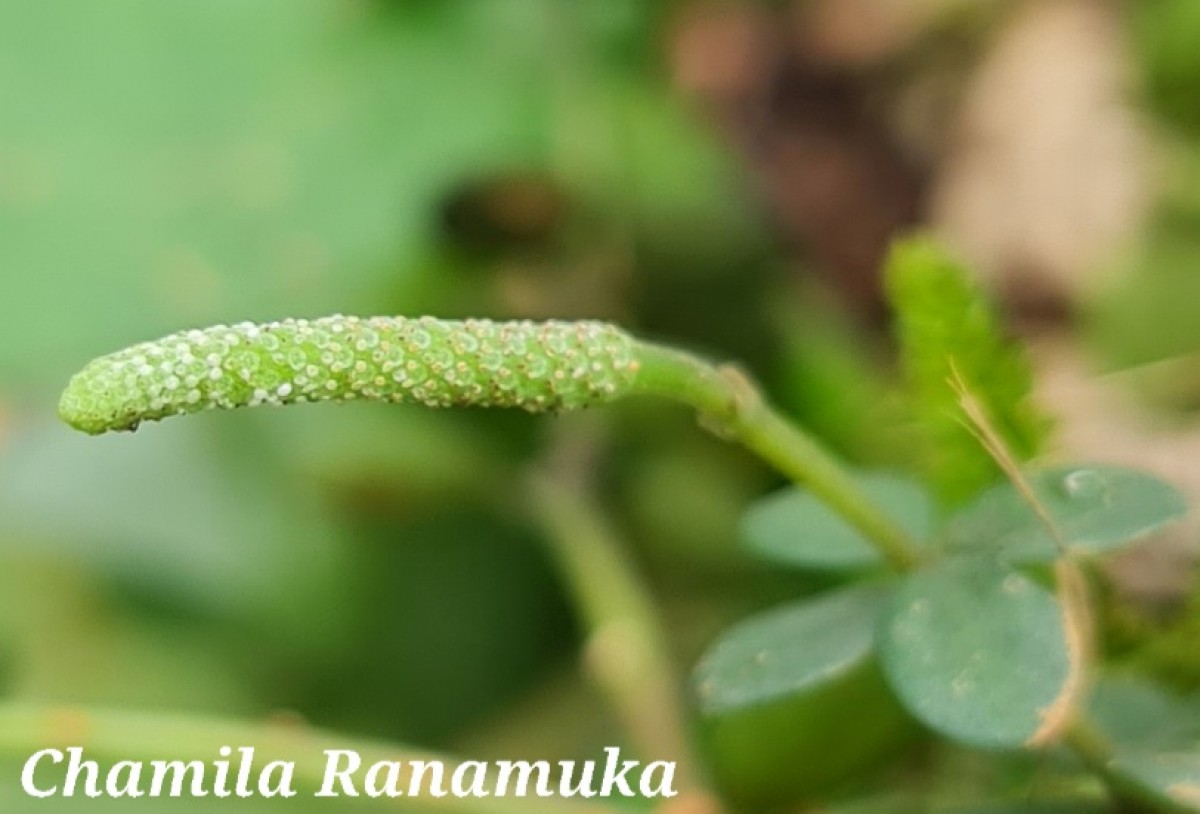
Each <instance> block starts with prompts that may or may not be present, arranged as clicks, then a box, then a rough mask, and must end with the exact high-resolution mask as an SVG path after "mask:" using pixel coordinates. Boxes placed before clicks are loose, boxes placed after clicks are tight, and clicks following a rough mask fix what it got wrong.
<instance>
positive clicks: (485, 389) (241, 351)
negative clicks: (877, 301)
mask: <svg viewBox="0 0 1200 814" xmlns="http://www.w3.org/2000/svg"><path fill="white" fill-rule="evenodd" d="M638 394H643V395H650V396H662V397H666V398H669V399H672V400H674V401H678V402H682V403H684V404H687V405H689V406H691V407H693V408H694V409H696V410H697V411H698V412H699V413H700V414H701V415H702V416H703V418H704V423H705V425H706V426H708V427H709V428H710V429H712V430H714V431H716V432H718V433H719V434H720V435H722V436H724V437H725V438H729V439H736V440H738V441H740V442H741V443H742V444H744V445H745V446H746V447H748V448H749V449H751V450H752V451H754V452H756V453H757V454H758V455H759V456H761V457H762V458H763V460H765V461H767V462H768V463H771V464H773V465H775V466H776V467H778V468H779V470H780V471H782V472H783V473H784V474H786V475H788V476H790V477H791V478H792V479H793V480H795V481H797V482H799V483H803V484H805V485H806V486H807V487H808V488H809V489H810V490H811V491H812V492H813V493H814V494H816V495H817V496H819V497H821V498H822V499H824V500H825V501H826V502H828V503H829V504H830V505H831V506H832V507H834V509H836V510H837V511H838V512H840V513H841V514H842V515H843V516H844V517H846V519H847V520H849V521H850V523H851V524H852V525H854V526H855V527H856V528H858V529H859V530H860V531H861V532H862V533H863V535H864V536H865V537H867V538H868V539H869V540H871V541H872V542H873V543H875V544H876V545H877V546H878V547H879V548H880V550H881V552H882V553H883V555H884V556H885V557H886V558H887V559H888V560H889V561H891V562H892V563H893V564H894V565H895V566H896V567H898V568H901V569H906V568H911V567H913V566H914V565H915V564H916V563H917V562H918V561H919V559H920V553H919V552H918V551H917V549H915V548H914V547H913V544H912V541H911V540H909V539H908V535H907V534H906V533H905V532H904V530H903V529H901V528H900V527H898V526H897V525H896V524H895V523H894V521H892V520H891V518H889V517H887V516H886V515H884V514H882V513H880V512H879V511H878V510H877V509H875V507H874V505H873V503H872V502H871V500H870V499H869V498H868V497H867V496H866V495H864V494H863V493H862V491H861V490H860V489H859V487H858V484H857V483H856V482H855V480H854V479H853V478H852V477H850V476H849V475H848V474H847V473H846V472H845V471H844V470H843V469H842V468H841V466H840V465H839V464H838V462H837V461H835V460H833V459H832V458H830V457H829V456H828V455H827V454H826V453H825V452H824V451H823V450H822V449H821V448H820V446H818V445H817V444H816V443H814V442H813V441H812V439H810V438H808V436H806V435H805V434H804V433H803V432H802V431H801V430H800V429H799V428H797V427H795V426H794V425H792V424H791V423H789V422H788V421H786V420H785V419H784V418H783V417H782V416H780V415H779V414H778V413H776V412H775V411H774V410H773V409H771V407H770V405H769V404H767V403H766V402H765V401H764V400H763V398H762V396H761V394H760V393H759V392H758V390H757V389H756V388H755V387H754V385H753V383H751V381H750V380H749V379H748V378H746V377H745V376H744V375H742V374H740V373H738V372H737V371H736V370H735V369H733V368H728V367H715V366H713V365H712V364H710V363H708V362H706V361H704V360H703V359H700V358H699V357H697V356H694V355H692V354H690V353H687V352H685V351H681V350H677V349H675V348H671V347H667V346H665V345H658V344H655V343H652V342H644V341H640V340H637V339H634V338H633V337H632V336H630V335H629V334H627V333H625V332H624V331H622V330H621V329H620V328H617V327H616V326H614V325H609V324H608V323H605V322H586V321H584V322H556V321H550V322H527V321H526V322H491V321H490V320H486V319H468V320H465V321H457V320H443V319H434V318H433V317H420V318H418V319H409V318H406V317H371V318H369V319H359V318H358V317H343V316H332V317H325V318H323V319H315V320H311V321H310V320H305V319H285V320H283V321H281V322H268V323H266V324H262V325H255V324H253V323H249V322H243V323H241V324H238V325H233V326H229V327H227V326H224V325H218V326H215V327H212V328H204V329H202V330H193V331H183V332H180V333H176V334H171V335H170V336H167V337H164V338H163V339H159V340H157V341H155V342H143V343H142V344H140V345H134V346H133V347H131V348H126V349H125V350H122V351H118V352H116V353H113V354H110V355H108V356H102V357H100V358H99V359H96V360H95V361H93V362H91V363H90V364H89V365H88V366H87V367H85V368H84V369H83V370H81V371H80V372H79V373H78V374H76V375H75V377H74V378H72V379H71V381H70V383H68V384H67V389H66V390H65V391H64V392H63V394H62V400H61V401H60V402H59V405H58V414H59V416H61V417H62V419H63V420H64V421H65V422H67V423H68V424H70V425H71V426H72V427H75V428H76V429H79V430H82V431H84V432H86V433H90V434H92V435H99V434H101V433H105V432H109V431H111V430H133V429H136V428H137V426H138V425H139V424H140V423H141V422H143V421H157V420H158V419H160V418H165V417H167V416H171V415H180V414H182V413H197V412H200V411H201V410H213V409H216V408H218V407H219V408H222V409H229V408H232V407H242V406H248V407H253V406H255V405H258V404H276V405H278V404H294V403H299V402H306V401H351V400H354V399H369V400H372V401H390V402H403V403H410V404H423V405H425V406H427V407H521V408H523V409H525V410H528V411H530V412H534V413H538V412H552V411H556V410H571V409H579V408H583V407H590V406H593V405H597V404H604V403H606V402H610V401H616V400H617V399H621V398H624V397H626V396H632V395H638Z"/></svg>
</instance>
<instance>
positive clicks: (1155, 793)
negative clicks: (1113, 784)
mask: <svg viewBox="0 0 1200 814" xmlns="http://www.w3.org/2000/svg"><path fill="white" fill-rule="evenodd" d="M1108 769H1109V771H1110V772H1111V773H1112V775H1113V776H1114V777H1115V778H1116V779H1117V780H1118V782H1119V783H1121V784H1122V786H1123V787H1124V789H1125V790H1126V792H1127V793H1129V794H1131V795H1136V796H1137V797H1139V798H1141V799H1143V800H1145V801H1147V802H1149V803H1151V804H1152V805H1154V806H1155V807H1156V808H1159V809H1160V810H1165V811H1200V752H1186V753H1180V752H1175V753H1165V754H1127V755H1120V756H1118V757H1116V758H1115V759H1113V760H1112V761H1111V762H1110V763H1109V764H1108Z"/></svg>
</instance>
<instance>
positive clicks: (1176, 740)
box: [1088, 675, 1200, 752]
mask: <svg viewBox="0 0 1200 814" xmlns="http://www.w3.org/2000/svg"><path fill="white" fill-rule="evenodd" d="M1088 708H1089V712H1090V717H1091V721H1092V723H1093V724H1094V725H1095V726H1096V727H1097V728H1098V729H1099V730H1100V732H1102V733H1103V734H1104V736H1105V738H1106V739H1107V740H1109V741H1111V742H1112V743H1113V744H1115V745H1116V747H1117V749H1118V750H1120V751H1130V750H1138V751H1143V752H1148V751H1159V752H1174V751H1181V750H1186V749H1190V748H1191V747H1192V746H1193V745H1195V744H1197V743H1200V696H1195V695H1193V696H1190V697H1180V696H1177V695H1175V694H1174V693H1171V692H1169V691H1167V690H1166V689H1164V688H1162V687H1159V686H1158V685H1156V684H1153V683H1152V682H1150V681H1148V680H1146V679H1143V678H1140V677H1138V676H1133V675H1128V676H1105V677H1103V678H1102V679H1101V680H1100V681H1098V682H1097V683H1096V686H1095V687H1094V688H1093V689H1092V692H1091V697H1090V698H1089V699H1088Z"/></svg>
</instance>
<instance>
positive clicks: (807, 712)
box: [694, 583, 914, 807]
mask: <svg viewBox="0 0 1200 814" xmlns="http://www.w3.org/2000/svg"><path fill="white" fill-rule="evenodd" d="M886 597H887V587H886V586H885V585H880V584H870V583H860V584H858V585H855V586H853V587H850V588H846V589H843V590H840V591H838V592H835V593H832V594H828V595H825V596H822V597H819V598H817V599H812V600H808V599H806V600H803V601H800V602H796V603H793V604H789V605H785V606H783V607H781V608H777V609H774V610H771V611H768V612H766V613H763V614H761V615H759V616H755V617H753V618H751V619H748V620H746V621H744V622H742V623H741V624H738V625H736V626H734V627H733V628H731V629H730V630H728V631H726V633H725V634H724V635H722V636H721V638H720V639H719V640H718V641H717V642H716V643H715V644H714V645H713V646H712V647H711V648H710V649H709V650H708V652H707V654H706V655H705V656H704V657H703V659H701V661H700V663H699V664H698V665H697V667H696V670H695V674H694V687H695V690H696V695H697V698H698V702H699V706H700V711H701V716H702V721H703V727H704V732H703V734H704V736H705V743H706V745H707V747H708V751H709V753H710V758H711V761H710V762H711V763H712V765H713V768H714V772H715V775H716V777H717V780H718V782H719V784H720V785H721V787H722V789H723V790H724V791H725V793H726V794H728V795H730V796H732V797H733V798H735V799H737V800H739V801H741V802H743V803H746V804H748V805H752V806H755V807H764V806H768V805H779V804H782V803H785V802H788V801H791V800H794V799H797V798H799V797H803V796H805V795H806V794H811V793H813V792H815V791H817V790H820V789H825V788H828V787H830V786H831V785H835V784H837V783H838V782H841V781H843V780H845V779H846V778H848V777H852V776H859V775H860V774H861V773H862V772H863V771H865V770H867V769H869V768H871V767H872V766H873V765H875V764H876V763H878V762H879V761H880V760H881V759H883V758H884V757H886V756H888V755H890V754H892V752H893V751H894V750H895V749H896V748H897V747H898V746H899V745H900V744H902V743H904V742H906V741H907V740H908V739H909V738H910V737H911V736H912V735H913V732H914V728H913V726H912V724H911V721H910V720H909V719H908V717H907V716H906V715H905V714H904V712H903V710H902V709H901V708H900V706H899V704H898V703H897V702H896V700H895V698H894V697H893V696H892V695H891V693H890V692H889V691H888V689H887V687H886V685H885V684H884V682H883V677H882V676H881V675H880V673H879V668H878V664H877V663H876V661H875V658H874V654H873V639H874V630H875V626H876V622H877V619H878V615H879V611H880V609H881V608H882V607H883V605H884V604H885V602H886ZM848 732H852V733H854V734H853V737H848V736H847V734H846V733H848Z"/></svg>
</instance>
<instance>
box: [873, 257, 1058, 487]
mask: <svg viewBox="0 0 1200 814" xmlns="http://www.w3.org/2000/svg"><path fill="white" fill-rule="evenodd" d="M885 280H886V287H887V292H888V296H889V298H890V300H891V303H892V307H893V308H894V309H895V333H896V337H897V340H898V341H899V344H900V363H901V367H902V369H903V372H904V377H905V380H906V396H907V401H908V407H909V409H910V411H911V413H912V417H913V420H914V422H915V423H916V426H917V431H918V432H919V434H920V436H921V441H922V442H923V444H924V447H925V448H924V449H923V450H922V454H921V455H920V460H921V461H923V462H924V463H925V466H926V472H925V475H926V478H927V480H928V482H929V483H930V485H931V487H932V488H933V490H934V492H935V493H936V494H937V496H938V498H939V499H940V500H941V501H942V502H943V503H945V504H946V505H949V506H954V505H957V504H960V503H962V502H963V501H964V500H966V499H968V498H970V497H971V496H972V495H974V494H975V493H976V492H978V491H979V490H980V489H982V488H984V487H986V486H988V485H990V484H991V483H993V482H995V481H997V480H999V479H1000V475H1001V473H1000V470H999V468H998V467H997V465H996V463H995V462H994V461H993V460H992V459H991V457H990V456H989V455H988V453H987V452H986V450H984V448H983V446H982V445H981V444H980V443H979V441H978V440H977V439H976V438H975V436H974V435H973V434H972V432H971V430H969V429H968V428H967V427H966V426H965V425H963V424H962V422H961V418H962V412H961V410H960V409H959V407H958V399H959V397H958V394H957V393H956V392H955V391H954V389H953V388H952V387H951V386H950V383H949V382H950V381H951V378H952V374H954V373H957V374H958V375H959V376H961V378H962V380H963V381H965V382H966V383H967V384H968V385H969V386H970V387H971V390H972V392H973V393H974V394H975V395H976V396H977V398H978V399H979V400H980V402H981V404H982V405H983V407H984V409H985V410H986V411H987V413H988V415H989V417H990V418H991V420H992V422H993V423H994V425H995V427H996V430H997V432H998V433H999V434H1000V436H1001V438H1002V439H1003V440H1004V442H1005V443H1006V444H1007V446H1008V447H1009V448H1011V449H1012V450H1013V452H1014V454H1015V455H1016V457H1017V458H1018V459H1019V460H1025V459H1028V458H1030V457H1032V456H1033V455H1034V454H1035V453H1036V452H1037V451H1038V450H1039V448H1040V447H1041V444H1042V442H1043V440H1044V439H1045V436H1046V432H1047V429H1048V422H1047V421H1046V419H1045V418H1044V417H1043V416H1042V415H1041V414H1040V413H1039V412H1037V411H1036V410H1035V409H1034V408H1033V407H1032V406H1031V405H1030V403H1029V401H1028V397H1029V392H1030V388H1031V382H1032V376H1031V373H1030V368H1029V364H1028V361H1027V360H1026V358H1025V355H1024V353H1023V352H1022V350H1021V348H1020V347H1018V346H1016V345H1014V344H1013V343H1011V342H1009V341H1007V340H1006V338H1005V337H1004V336H1003V332H1002V329H1001V326H1000V323H999V320H998V319H997V318H996V316H995V314H994V313H993V311H992V309H991V307H990V306H989V304H988V303H987V302H986V301H985V300H984V298H983V296H982V294H981V293H980V291H979V290H978V288H977V287H976V286H975V285H974V284H973V282H972V281H971V279H970V277H969V275H968V272H967V270H966V269H965V268H964V267H963V266H962V265H961V264H960V263H959V262H958V261H957V260H955V259H954V258H953V257H952V256H951V255H950V254H949V253H948V252H947V251H946V250H945V249H943V248H942V247H941V246H940V245H939V244H938V243H937V242H935V241H934V240H932V239H930V238H927V237H914V238H910V239H908V240H903V241H901V242H899V243H897V244H896V245H895V246H894V247H893V249H892V253H891V256H890V257H889V258H888V262H887V267H886V270H885Z"/></svg>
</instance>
